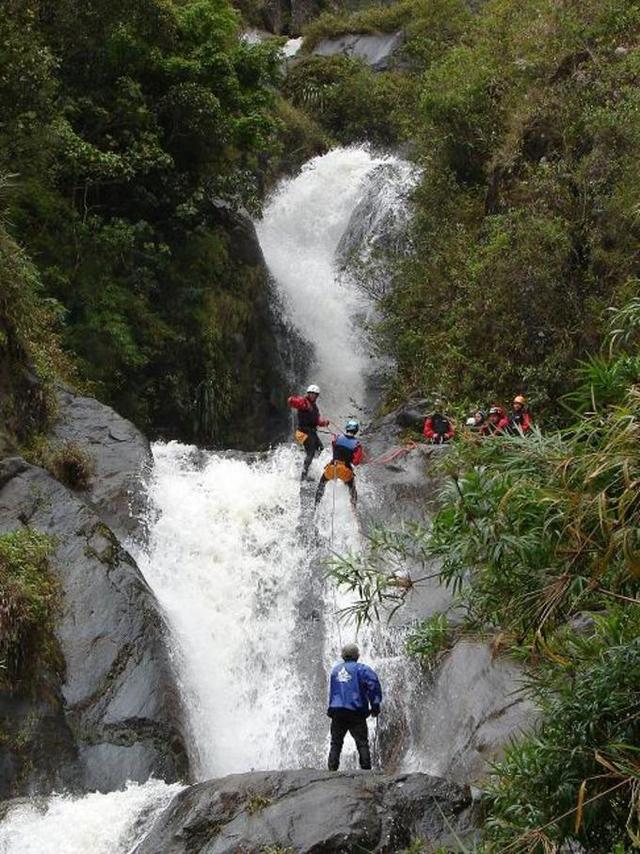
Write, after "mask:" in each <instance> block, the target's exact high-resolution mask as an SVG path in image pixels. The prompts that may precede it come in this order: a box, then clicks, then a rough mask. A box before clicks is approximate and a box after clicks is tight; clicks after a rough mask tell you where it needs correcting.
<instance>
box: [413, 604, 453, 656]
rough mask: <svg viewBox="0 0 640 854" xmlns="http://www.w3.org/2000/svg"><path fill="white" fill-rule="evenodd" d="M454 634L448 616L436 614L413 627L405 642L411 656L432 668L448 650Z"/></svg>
mask: <svg viewBox="0 0 640 854" xmlns="http://www.w3.org/2000/svg"><path fill="white" fill-rule="evenodd" d="M453 637H454V633H453V631H452V629H451V626H450V625H449V620H448V619H447V615H446V614H434V615H433V616H432V617H429V618H428V619H426V620H423V621H422V622H421V623H418V624H417V625H415V626H413V627H412V629H411V631H410V632H409V634H408V635H407V638H406V641H405V647H406V650H407V652H408V653H409V655H410V656H413V657H414V658H418V659H419V660H420V662H421V664H422V665H423V666H424V667H430V666H431V665H432V664H433V663H434V661H435V660H436V659H437V657H438V655H439V653H441V652H443V651H444V650H445V649H448V648H449V647H450V646H451V644H452V642H453Z"/></svg>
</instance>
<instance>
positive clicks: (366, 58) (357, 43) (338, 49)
mask: <svg viewBox="0 0 640 854" xmlns="http://www.w3.org/2000/svg"><path fill="white" fill-rule="evenodd" d="M404 42H405V35H404V33H403V32H402V30H397V31H396V32H394V33H374V34H371V35H368V34H363V33H350V34H348V35H344V36H339V37H337V38H334V39H322V40H321V41H319V42H318V44H317V45H316V46H315V47H314V49H313V51H312V52H313V53H314V54H315V55H317V56H348V57H349V58H350V59H361V60H362V61H363V62H364V63H365V64H366V65H368V66H369V67H370V68H372V69H373V70H374V71H385V70H386V69H387V68H389V67H390V66H391V65H393V63H394V60H395V57H396V55H397V53H398V51H399V50H400V48H401V47H402V46H403V44H404Z"/></svg>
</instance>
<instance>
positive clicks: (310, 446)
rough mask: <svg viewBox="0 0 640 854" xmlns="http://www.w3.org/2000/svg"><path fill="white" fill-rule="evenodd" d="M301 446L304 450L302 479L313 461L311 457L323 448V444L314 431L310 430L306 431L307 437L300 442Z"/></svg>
mask: <svg viewBox="0 0 640 854" xmlns="http://www.w3.org/2000/svg"><path fill="white" fill-rule="evenodd" d="M302 447H303V448H304V450H305V452H306V456H305V458H304V463H303V465H302V480H304V479H305V478H306V476H307V474H308V472H309V466H310V465H311V463H312V462H313V458H314V457H315V455H316V454H317V453H319V452H320V451H321V450H322V449H323V447H324V445H323V444H322V442H321V441H320V438H319V436H318V434H317V433H316V431H315V430H311V431H310V432H309V433H307V438H306V439H305V440H304V442H303V443H302Z"/></svg>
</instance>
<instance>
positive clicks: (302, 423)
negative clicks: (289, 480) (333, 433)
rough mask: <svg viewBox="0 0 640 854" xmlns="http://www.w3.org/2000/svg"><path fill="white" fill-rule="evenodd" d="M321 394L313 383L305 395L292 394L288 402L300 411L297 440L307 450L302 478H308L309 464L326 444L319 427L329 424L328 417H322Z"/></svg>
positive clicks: (292, 407)
mask: <svg viewBox="0 0 640 854" xmlns="http://www.w3.org/2000/svg"><path fill="white" fill-rule="evenodd" d="M319 396H320V389H319V388H318V386H317V385H314V384H313V383H312V384H311V385H310V386H309V387H308V389H307V393H306V395H305V396H304V397H302V396H300V397H296V396H295V395H292V396H291V397H290V398H289V399H288V401H287V403H288V404H289V406H290V407H291V409H295V410H297V412H298V429H297V430H296V440H297V441H298V442H300V444H301V445H302V447H303V448H304V450H305V452H306V456H305V458H304V463H303V464H302V475H301V476H300V480H306V479H307V474H308V472H309V466H310V465H311V462H312V460H313V458H314V457H315V455H316V454H318V453H320V451H321V450H322V449H323V447H324V445H323V444H322V442H321V441H320V438H319V436H318V427H326V426H327V425H328V424H329V421H328V419H326V418H321V417H320V410H319V409H318V404H317V402H316V401H317V400H318V397H319Z"/></svg>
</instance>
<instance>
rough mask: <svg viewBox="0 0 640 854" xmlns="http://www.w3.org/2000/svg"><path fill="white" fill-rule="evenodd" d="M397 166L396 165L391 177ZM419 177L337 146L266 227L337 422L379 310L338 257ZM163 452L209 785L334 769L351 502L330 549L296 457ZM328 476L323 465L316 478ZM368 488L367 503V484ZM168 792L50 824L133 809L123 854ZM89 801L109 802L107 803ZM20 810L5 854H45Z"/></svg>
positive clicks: (200, 767)
mask: <svg viewBox="0 0 640 854" xmlns="http://www.w3.org/2000/svg"><path fill="white" fill-rule="evenodd" d="M383 164H384V165H386V167H389V168H384V169H379V168H378V167H380V166H381V165H383ZM412 180H413V178H412V175H411V170H410V169H409V167H408V166H407V165H406V164H403V163H402V162H400V161H397V160H395V159H393V158H375V157H373V156H372V155H371V154H370V153H369V152H368V151H367V150H365V149H363V148H349V149H337V150H334V151H332V152H330V153H329V154H327V155H324V156H322V157H319V158H316V159H314V160H313V161H311V162H310V163H309V164H307V166H306V167H305V168H304V169H303V170H302V172H301V173H300V174H299V175H298V176H297V177H295V178H293V179H291V180H287V181H284V182H283V183H282V185H281V186H280V188H279V190H278V191H277V192H276V194H275V195H274V196H273V198H272V199H271V201H270V203H269V204H268V205H267V207H266V209H265V213H264V217H263V219H262V221H261V222H260V223H259V224H258V225H257V231H258V236H259V239H260V243H261V245H262V248H263V251H264V255H265V259H266V262H267V264H268V266H269V268H270V271H271V273H272V275H273V277H274V280H275V282H276V285H277V288H278V291H279V295H280V297H281V300H282V303H283V306H284V311H285V312H286V313H287V315H288V320H289V321H290V322H291V323H292V324H293V325H295V326H296V327H297V329H298V330H299V332H300V333H301V335H302V336H303V337H304V339H306V341H307V342H308V344H309V348H310V350H311V353H312V358H311V364H312V368H311V370H310V373H309V376H308V378H307V379H308V380H309V381H313V382H317V383H318V384H319V385H320V386H321V388H322V395H321V398H320V404H321V411H322V412H323V414H326V415H327V416H328V417H330V418H331V419H332V421H334V422H336V423H337V424H338V425H340V424H341V423H342V422H343V420H344V419H345V418H346V417H347V416H349V415H360V414H361V413H362V412H365V411H366V410H367V406H368V403H369V402H368V401H367V380H368V375H369V374H370V372H371V370H372V363H371V359H370V356H369V353H368V352H367V347H366V344H365V340H364V337H363V336H362V335H361V333H360V332H359V328H358V323H357V319H358V318H361V317H362V316H363V315H366V314H367V313H368V312H369V311H370V310H371V305H370V302H369V299H368V297H367V296H366V295H365V294H363V293H362V292H361V291H360V290H359V289H358V288H357V286H356V285H355V284H354V283H352V282H350V280H349V278H348V277H345V276H344V275H339V274H338V272H337V265H336V250H337V247H338V245H339V244H340V241H341V240H342V239H343V237H344V235H345V232H346V231H347V229H348V227H349V225H350V221H351V218H352V215H353V213H354V210H355V209H356V207H357V205H358V204H359V203H360V202H361V201H362V198H363V195H365V194H366V193H367V192H368V191H370V189H371V187H370V182H371V181H375V182H377V183H376V188H375V189H376V204H377V205H378V206H384V205H385V204H386V205H388V206H389V207H391V206H396V207H397V208H401V207H402V206H403V205H405V204H406V202H405V197H406V191H407V190H408V189H409V188H410V186H411V183H412ZM372 222H384V218H382V219H379V218H377V219H376V218H375V217H374V218H373V219H372ZM351 227H352V228H353V223H351ZM363 235H364V233H363ZM360 239H364V236H361V238H360ZM153 452H154V459H155V466H154V472H153V477H152V479H151V482H150V485H149V498H150V504H151V506H152V507H153V511H152V513H151V514H150V518H149V520H148V522H149V533H150V536H149V543H148V546H147V547H146V549H145V551H144V552H140V551H138V553H137V554H136V558H137V560H138V563H139V565H140V567H141V569H142V571H143V573H144V575H145V577H146V579H147V581H148V583H149V584H150V586H151V587H152V589H153V590H154V592H155V594H156V596H157V597H158V599H159V601H160V602H161V604H162V606H163V608H164V610H165V612H166V615H167V620H168V623H169V626H170V630H171V641H172V647H173V649H172V654H173V661H174V667H175V671H176V673H177V675H178V679H179V683H180V686H181V689H182V691H183V697H184V704H185V709H186V711H187V715H188V718H189V724H190V730H191V741H192V758H193V764H194V768H195V773H196V775H197V777H198V778H200V779H204V778H208V777H213V776H220V775H223V774H226V773H229V772H236V771H249V770H252V769H264V768H283V767H300V766H302V765H305V764H307V765H320V766H322V765H323V764H324V761H325V750H326V742H327V729H328V727H327V725H326V719H325V717H324V704H325V702H326V696H325V691H326V685H325V673H326V669H327V667H328V666H329V665H330V664H331V663H332V658H333V657H334V656H335V653H336V651H337V649H338V648H339V644H340V642H341V640H343V639H344V640H346V639H352V637H353V634H354V632H353V629H344V630H343V632H342V635H341V631H340V628H339V626H338V625H337V622H336V618H335V611H336V606H337V607H340V605H341V604H344V602H343V601H338V600H337V599H336V598H335V597H334V594H333V593H331V592H330V591H329V590H328V589H327V585H325V584H324V581H323V568H322V566H321V563H320V560H321V558H322V556H323V555H324V556H326V553H327V550H328V548H329V545H331V547H332V548H333V549H335V550H336V551H342V550H345V549H347V548H353V547H355V546H357V543H358V538H359V532H358V526H357V524H356V521H355V519H354V517H353V515H352V513H351V510H350V506H349V502H348V500H347V497H346V495H345V494H344V493H345V492H346V490H344V489H343V488H342V486H340V487H339V488H338V489H336V490H335V491H334V490H333V489H332V488H331V487H329V488H328V489H327V492H326V494H325V499H324V502H323V505H322V507H321V511H320V513H319V514H318V519H317V531H318V539H316V534H315V526H314V525H312V524H311V522H310V516H311V512H312V511H311V508H312V504H313V490H314V489H315V484H308V485H305V487H304V488H303V490H302V492H301V485H300V482H299V473H300V467H301V455H300V450H299V449H298V448H297V447H296V446H293V445H292V444H287V445H283V446H281V447H278V448H276V449H274V450H273V451H271V452H269V453H267V454H264V455H259V456H257V457H256V456H255V455H254V456H250V455H243V454H239V453H234V452H223V453H213V452H212V453H207V452H201V451H199V450H198V449H196V448H192V447H186V446H183V445H180V444H178V443H173V442H172V443H169V444H158V445H156V446H155V447H154V449H153ZM320 470H321V469H320V464H319V463H316V464H315V467H314V469H312V473H313V474H314V475H316V476H318V475H319V474H320ZM358 487H359V492H360V495H361V496H362V497H361V501H365V502H366V500H367V493H368V490H369V489H370V487H369V486H368V484H367V478H366V473H365V472H363V473H362V474H360V475H359V476H358ZM343 635H348V637H347V636H344V637H343ZM158 787H160V788H158ZM169 789H170V787H166V786H164V784H158V783H155V782H150V783H149V784H147V786H141V787H135V788H134V789H130V790H127V792H124V793H114V794H112V795H105V796H98V795H95V796H94V795H91V796H87V797H86V798H84V799H81V800H78V801H62V802H59V801H57V800H56V799H53V800H52V801H50V804H49V811H48V812H47V813H45V814H44V816H43V817H42V819H41V820H42V821H44V819H45V818H47V817H49V820H50V822H51V824H52V827H53V826H54V825H55V826H56V830H55V831H51V832H52V835H53V834H54V833H56V832H60V833H62V830H61V829H60V828H58V827H57V824H56V822H61V821H65V822H66V821H67V819H66V815H67V812H66V811H72V810H73V809H74V808H75V810H76V813H75V814H76V815H78V816H81V815H84V813H86V814H87V815H93V809H94V805H95V806H96V808H99V809H105V808H106V806H105V805H107V804H109V805H110V807H109V808H113V809H114V810H118V808H119V807H118V805H119V803H120V801H118V798H121V799H122V803H126V809H125V808H123V809H122V811H121V819H122V822H123V825H122V827H120V829H118V826H116V825H114V826H113V828H112V829H111V831H110V832H111V836H100V833H99V832H98V831H95V834H96V835H95V839H96V841H95V843H94V842H91V843H90V844H88V843H86V844H85V843H83V844H85V847H84V849H83V850H84V851H85V852H87V854H99V852H102V851H105V852H106V851H107V850H109V851H111V852H123V854H124V852H127V851H128V850H129V848H130V845H131V842H130V839H131V832H130V831H131V824H130V823H127V822H129V819H130V818H131V820H132V821H134V819H135V817H136V816H137V817H140V816H145V815H148V811H149V804H150V803H153V804H158V803H160V801H162V802H163V803H164V799H165V797H166V795H167V792H168V791H169ZM91 798H96V799H102V800H100V801H99V806H98V800H96V801H95V802H93V801H91ZM110 799H112V800H110ZM74 805H75V806H74ZM21 809H22V808H16V809H14V810H13V811H12V812H11V814H10V816H9V818H8V819H7V820H5V822H4V824H3V832H4V834H5V836H4V837H2V836H0V839H3V838H4V839H5V840H6V842H5V849H2V850H3V851H5V850H6V852H7V854H18V851H20V852H21V854H23V852H25V851H26V852H28V851H31V850H33V851H35V850H36V849H35V848H33V847H32V848H29V847H28V845H26V844H25V839H26V838H27V828H28V827H29V826H30V825H29V815H28V813H25V812H24V810H23V811H21ZM83 810H84V813H83ZM85 819H86V816H85V818H83V819H82V821H84V822H85V823H86V821H85ZM92 820H93V819H92ZM33 821H35V819H33ZM90 824H91V822H88V824H87V827H89V825H90ZM42 827H43V828H44V830H43V831H42V832H43V833H48V832H49V831H48V830H47V829H46V826H45V825H42ZM143 829H144V827H141V828H139V830H140V832H142V830H143ZM87 832H88V833H91V832H93V831H91V829H90V827H89V830H88V831H87ZM118 833H119V834H120V835H119V836H118ZM87 838H94V837H87ZM116 840H117V841H116ZM74 844H75V843H74ZM79 844H80V843H78V845H79ZM105 846H106V847H105ZM38 850H39V851H42V852H48V851H51V852H53V851H54V848H46V847H43V848H40V849H38ZM55 850H56V851H63V850H64V851H65V852H67V851H68V852H75V851H76V850H78V851H79V850H80V848H78V847H77V845H76V847H75V848H74V847H73V844H69V845H67V846H66V847H65V846H64V845H62V846H58V848H56V849H55Z"/></svg>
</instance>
